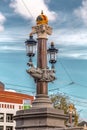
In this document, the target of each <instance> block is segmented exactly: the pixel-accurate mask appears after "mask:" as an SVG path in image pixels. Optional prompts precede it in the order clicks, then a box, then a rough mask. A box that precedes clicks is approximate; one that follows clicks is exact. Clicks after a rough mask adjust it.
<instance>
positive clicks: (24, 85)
mask: <svg viewBox="0 0 87 130" xmlns="http://www.w3.org/2000/svg"><path fill="white" fill-rule="evenodd" d="M4 83H5V84H6V85H10V86H18V87H26V88H28V89H32V88H31V87H28V86H25V85H18V84H11V83H7V82H4Z"/></svg>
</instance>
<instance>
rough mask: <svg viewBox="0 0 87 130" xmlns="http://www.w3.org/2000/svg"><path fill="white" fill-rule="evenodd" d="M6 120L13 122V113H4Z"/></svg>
mask: <svg viewBox="0 0 87 130" xmlns="http://www.w3.org/2000/svg"><path fill="white" fill-rule="evenodd" d="M6 122H13V114H6Z"/></svg>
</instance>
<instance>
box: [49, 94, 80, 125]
mask: <svg viewBox="0 0 87 130" xmlns="http://www.w3.org/2000/svg"><path fill="white" fill-rule="evenodd" d="M50 98H51V101H52V103H53V106H54V108H56V109H62V110H64V114H69V110H70V109H72V110H73V113H74V114H72V116H73V117H74V126H76V125H77V124H78V118H79V116H78V113H77V111H76V108H75V105H74V104H73V103H71V102H70V99H69V97H68V96H66V95H63V94H60V93H57V94H53V95H50ZM71 104H72V108H70V107H71V106H70V105H71ZM65 124H67V122H65Z"/></svg>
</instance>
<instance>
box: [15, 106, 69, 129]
mask: <svg viewBox="0 0 87 130" xmlns="http://www.w3.org/2000/svg"><path fill="white" fill-rule="evenodd" d="M14 119H15V120H16V130H58V129H59V128H65V126H64V120H65V119H66V116H65V115H64V113H63V111H62V110H57V109H54V108H35V109H34V108H31V109H29V110H21V111H18V112H17V114H16V116H15V117H14Z"/></svg>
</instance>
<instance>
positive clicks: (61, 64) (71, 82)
mask: <svg viewBox="0 0 87 130" xmlns="http://www.w3.org/2000/svg"><path fill="white" fill-rule="evenodd" d="M59 63H60V64H61V66H62V67H63V69H64V71H65V73H66V74H67V76H68V77H69V79H70V81H71V83H73V84H74V82H73V80H72V78H71V76H70V74H69V73H68V71H67V70H66V68H65V66H64V65H63V63H62V62H61V61H60V59H59Z"/></svg>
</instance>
